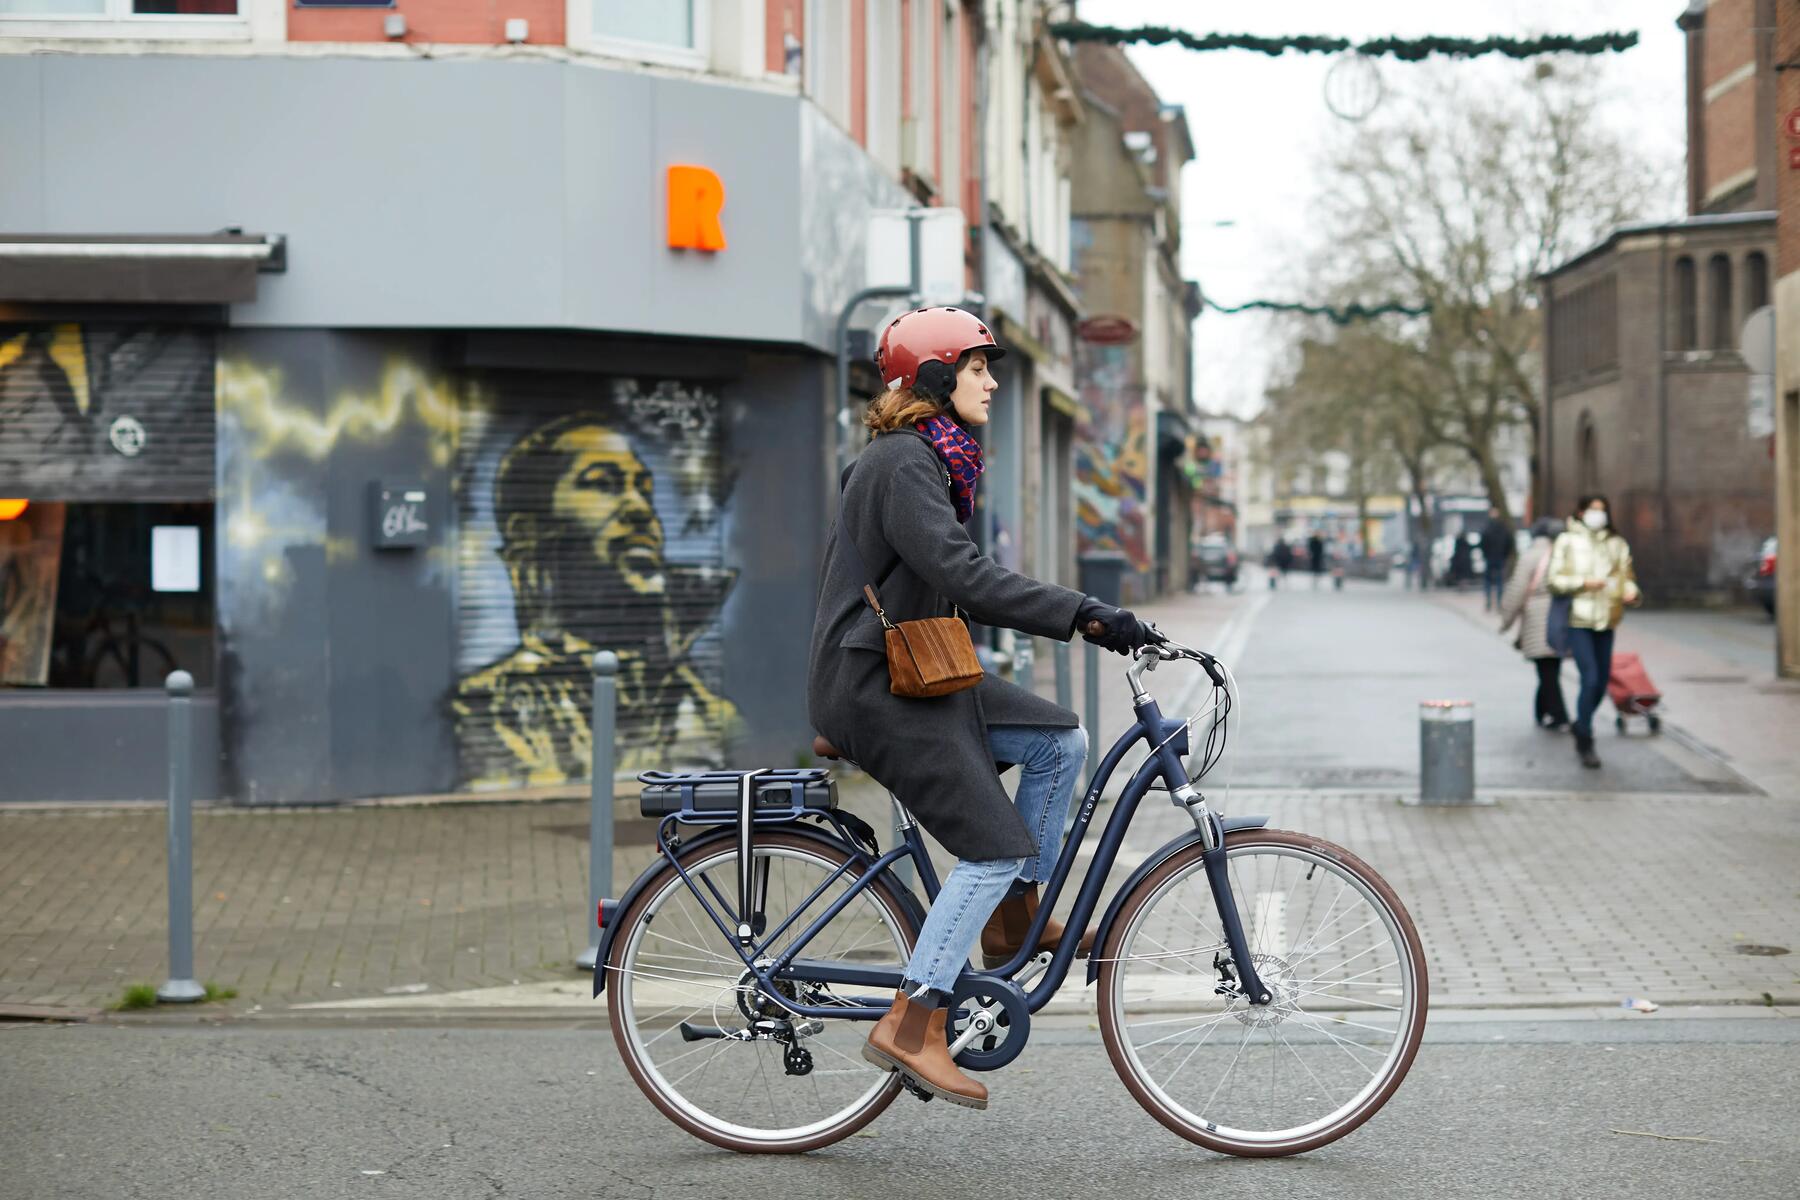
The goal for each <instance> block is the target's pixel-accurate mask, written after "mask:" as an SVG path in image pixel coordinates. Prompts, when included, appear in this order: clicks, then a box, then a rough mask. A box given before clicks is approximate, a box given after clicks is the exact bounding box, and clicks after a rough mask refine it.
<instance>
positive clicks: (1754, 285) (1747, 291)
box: [1744, 250, 1769, 317]
mask: <svg viewBox="0 0 1800 1200" xmlns="http://www.w3.org/2000/svg"><path fill="white" fill-rule="evenodd" d="M1768 302H1769V258H1768V256H1767V255H1766V254H1764V253H1763V252H1762V251H1761V250H1752V251H1751V252H1750V253H1749V254H1747V255H1745V256H1744V315H1745V316H1746V317H1748V316H1749V315H1750V314H1751V313H1753V312H1755V311H1756V310H1757V309H1759V308H1761V307H1762V306H1763V305H1765V304H1767V303H1768Z"/></svg>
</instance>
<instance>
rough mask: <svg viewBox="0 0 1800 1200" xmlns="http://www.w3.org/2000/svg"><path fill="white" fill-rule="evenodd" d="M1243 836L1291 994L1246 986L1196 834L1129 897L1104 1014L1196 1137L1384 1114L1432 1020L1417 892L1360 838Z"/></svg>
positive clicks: (1140, 1091) (1133, 1077)
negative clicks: (1358, 847)
mask: <svg viewBox="0 0 1800 1200" xmlns="http://www.w3.org/2000/svg"><path fill="white" fill-rule="evenodd" d="M1225 844H1226V855H1227V862H1228V864H1229V868H1228V869H1229V874H1230V878H1231V886H1232V892H1233V894H1234V896H1235V897H1236V899H1237V905H1238V910H1239V914H1240V916H1241V917H1242V919H1243V923H1244V934H1245V938H1246V940H1247V941H1248V943H1249V946H1250V954H1251V958H1252V959H1253V960H1254V961H1255V963H1256V969H1257V971H1258V973H1259V974H1260V975H1261V977H1262V980H1263V983H1264V984H1265V985H1266V986H1267V987H1268V988H1269V989H1270V991H1271V992H1272V993H1273V994H1274V1000H1273V1002H1272V1003H1270V1004H1268V1005H1261V1006H1258V1005H1250V1004H1248V1003H1246V1002H1245V1001H1244V999H1243V998H1242V996H1240V995H1238V994H1237V993H1236V988H1235V986H1234V984H1235V980H1236V975H1237V972H1235V971H1234V970H1231V969H1230V963H1229V958H1230V951H1229V950H1228V949H1227V948H1226V945H1225V936H1224V930H1223V926H1222V925H1221V923H1220V921H1219V917H1218V912H1217V909H1216V908H1215V906H1214V904H1213V899H1212V891H1211V888H1210V886H1209V885H1208V883H1207V878H1206V869H1205V864H1204V863H1203V861H1202V858H1201V848H1200V847H1199V846H1198V845H1195V846H1193V847H1191V848H1189V849H1187V850H1183V851H1181V852H1180V853H1178V854H1176V855H1175V856H1174V857H1172V858H1171V859H1170V860H1169V861H1168V862H1166V863H1164V864H1163V865H1162V866H1161V867H1158V868H1157V869H1156V870H1155V871H1153V872H1152V873H1151V874H1150V875H1149V876H1148V877H1147V878H1145V879H1144V880H1143V882H1142V883H1140V884H1139V885H1138V886H1137V887H1136V888H1134V889H1133V890H1132V893H1131V895H1130V896H1128V897H1127V898H1126V900H1125V902H1124V904H1123V906H1122V907H1121V909H1120V912H1119V916H1118V918H1117V919H1116V920H1115V922H1114V924H1113V928H1112V931H1111V933H1110V934H1109V935H1108V938H1107V945H1106V946H1105V947H1104V948H1103V949H1102V951H1101V960H1102V961H1101V965H1100V981H1099V982H1100V995H1099V1008H1100V1029H1101V1033H1102V1036H1103V1038H1104V1039H1105V1042H1106V1051H1107V1054H1108V1056H1110V1057H1111V1059H1112V1062H1113V1068H1114V1069H1115V1070H1116V1071H1118V1073H1119V1078H1120V1079H1121V1080H1123V1081H1124V1083H1125V1086H1126V1088H1127V1089H1128V1090H1129V1091H1130V1092H1131V1094H1132V1096H1133V1097H1134V1098H1136V1099H1137V1101H1138V1103H1140V1104H1142V1105H1143V1106H1144V1108H1145V1109H1147V1110H1148V1111H1149V1112H1150V1114H1151V1115H1152V1116H1154V1117H1155V1118H1156V1119H1157V1120H1159V1121H1161V1122H1162V1123H1163V1124H1164V1125H1166V1126H1168V1128H1170V1129H1171V1130H1173V1131H1175V1132H1176V1133H1178V1134H1180V1135H1181V1136H1182V1137H1184V1138H1187V1139H1188V1140H1190V1141H1193V1142H1197V1143H1199V1144H1200V1145H1202V1146H1205V1147H1207V1148H1208V1149H1211V1150H1217V1151H1220V1152H1221V1153H1225V1154H1237V1155H1245V1156H1251V1157H1262V1156H1272V1155H1286V1154H1299V1153H1302V1152H1304V1151H1307V1150H1314V1149H1317V1148H1318V1147H1320V1146H1323V1145H1325V1144H1327V1143H1329V1142H1333V1141H1336V1140H1337V1139H1338V1138H1341V1137H1343V1136H1344V1135H1345V1134H1347V1133H1349V1132H1350V1131H1351V1130H1353V1129H1355V1128H1356V1127H1357V1126H1359V1125H1361V1124H1362V1123H1363V1122H1364V1121H1366V1120H1368V1119H1369V1118H1370V1117H1371V1116H1373V1115H1374V1114H1375V1112H1376V1111H1377V1110H1378V1109H1380V1108H1381V1106H1382V1105H1383V1104H1385V1103H1386V1102H1387V1099H1388V1097H1389V1096H1391V1095H1393V1093H1394V1089H1395V1088H1397V1087H1399V1086H1400V1082H1401V1080H1403V1079H1404V1078H1405V1077H1406V1072H1407V1070H1408V1069H1409V1068H1410V1067H1411V1066H1412V1061H1413V1056H1414V1055H1415V1054H1417V1053H1418V1048H1419V1039H1420V1038H1421V1036H1423V1034H1424V1030H1425V1010H1426V993H1427V987H1428V984H1427V980H1426V971H1425V956H1424V953H1423V951H1422V950H1421V948H1420V945H1419V935H1418V932H1417V930H1415V929H1414V928H1413V923H1412V919H1411V918H1410V917H1409V916H1408V915H1407V913H1406V909H1405V907H1404V906H1403V905H1401V903H1400V901H1399V898H1398V897H1396V896H1395V895H1394V893H1393V890H1392V889H1391V888H1389V887H1388V885H1387V883H1386V882H1384V881H1383V880H1382V878H1381V877H1380V876H1379V875H1377V874H1376V873H1375V872H1374V871H1373V870H1371V869H1370V868H1369V866H1368V865H1367V864H1366V863H1364V862H1363V861H1362V860H1361V859H1359V858H1357V857H1356V856H1355V855H1353V854H1351V853H1350V852H1349V851H1347V850H1344V849H1342V848H1341V847H1338V846H1334V845H1332V844H1331V843H1329V842H1324V841H1320V840H1319V839H1317V838H1312V837H1307V836H1304V835H1302V834H1296V833H1289V832H1286V831H1283V830H1276V829H1256V830H1244V831H1239V832H1236V833H1232V834H1229V835H1227V837H1226V843H1225ZM1222 993H1223V994H1222Z"/></svg>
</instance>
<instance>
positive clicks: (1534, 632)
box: [1500, 517, 1569, 730]
mask: <svg viewBox="0 0 1800 1200" xmlns="http://www.w3.org/2000/svg"><path fill="white" fill-rule="evenodd" d="M1559 528H1560V523H1559V522H1558V521H1557V520H1556V519H1555V518H1554V517H1540V518H1538V521H1537V523H1536V524H1535V525H1533V526H1532V527H1531V547H1530V548H1529V549H1528V550H1526V551H1525V553H1524V554H1522V555H1521V556H1520V557H1519V563H1518V565H1517V566H1516V567H1514V568H1513V573H1512V577H1511V578H1510V579H1508V580H1507V582H1506V590H1505V592H1504V593H1503V594H1502V595H1501V597H1500V632H1501V633H1505V632H1506V631H1507V630H1508V629H1511V628H1512V627H1513V626H1514V625H1515V624H1516V625H1518V627H1519V633H1518V636H1517V637H1515V638H1514V639H1513V645H1514V646H1516V647H1518V650H1519V653H1520V654H1523V655H1524V656H1525V657H1526V658H1527V659H1529V660H1530V661H1531V664H1532V665H1533V666H1534V667H1536V668H1537V680H1538V685H1537V699H1536V702H1535V706H1534V708H1533V716H1534V719H1535V720H1536V721H1537V724H1538V727H1539V728H1540V729H1554V730H1563V729H1567V728H1568V727H1569V710H1568V708H1567V707H1566V706H1564V704H1563V694H1562V660H1563V652H1562V651H1559V650H1558V649H1557V648H1556V647H1554V646H1552V645H1551V644H1550V640H1549V631H1548V628H1547V626H1548V625H1549V621H1550V604H1551V596H1550V551H1551V548H1552V547H1553V546H1554V545H1555V543H1556V534H1557V531H1558V529H1559Z"/></svg>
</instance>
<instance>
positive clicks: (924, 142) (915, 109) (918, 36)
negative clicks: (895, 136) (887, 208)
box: [900, 0, 938, 187]
mask: <svg viewBox="0 0 1800 1200" xmlns="http://www.w3.org/2000/svg"><path fill="white" fill-rule="evenodd" d="M936 4H937V0H912V2H911V5H910V6H909V9H908V12H907V30H906V122H905V124H904V125H903V126H902V128H901V131H900V163H901V165H902V166H903V167H905V168H906V169H907V170H909V171H911V172H912V173H913V174H914V175H915V176H917V177H918V178H920V179H923V180H925V181H926V182H928V183H930V184H931V185H933V186H934V187H935V186H936V184H937V182H938V178H937V176H938V173H937V171H936V170H935V169H934V163H933V160H934V158H935V156H936V151H937V122H936V121H935V120H933V119H932V118H933V114H934V111H935V109H936V108H937V88H936V87H935V86H934V83H935V76H934V75H933V63H934V62H935V60H936V57H937V32H938V31H937V22H936V21H935V20H934V19H933V16H932V9H933V8H934V7H935V6H936Z"/></svg>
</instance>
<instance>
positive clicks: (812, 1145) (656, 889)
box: [607, 832, 919, 1154]
mask: <svg viewBox="0 0 1800 1200" xmlns="http://www.w3.org/2000/svg"><path fill="white" fill-rule="evenodd" d="M721 845H725V846H727V848H730V849H731V850H732V852H733V853H735V843H724V844H722V843H718V842H711V843H707V844H705V845H698V846H690V847H688V848H686V849H684V850H682V851H680V852H679V853H678V854H677V855H676V857H677V858H678V859H679V860H680V861H681V865H682V868H683V869H684V870H691V869H692V867H693V864H694V862H697V861H699V859H701V858H709V857H712V856H713V854H714V853H715V852H716V851H718V850H719V849H720V848H721ZM759 846H785V847H787V848H789V849H794V850H804V851H806V852H807V853H809V854H816V855H818V856H819V857H820V858H823V859H826V860H827V861H830V862H831V863H832V865H833V866H834V867H835V866H839V865H841V864H843V863H844V862H846V861H848V860H849V857H850V856H849V855H848V854H846V853H844V852H843V851H842V850H840V849H838V848H837V847H835V846H833V845H831V844H830V843H828V842H825V841H823V840H821V839H819V838H814V837H806V836H803V835H796V834H791V833H777V832H770V833H758V834H756V835H755V841H754V844H753V845H752V853H754V852H755V848H756V847H759ZM674 877H675V868H673V867H671V866H668V865H667V864H665V865H664V866H663V869H662V871H661V872H660V873H659V874H658V875H656V876H655V877H654V878H653V879H652V880H651V881H650V884H649V885H648V886H647V887H645V888H644V890H643V891H642V893H640V894H639V896H638V898H637V900H636V901H635V902H633V904H632V906H631V908H630V909H629V910H628V911H627V912H626V913H625V914H624V916H623V917H622V918H621V920H620V924H619V928H618V933H617V934H616V935H615V936H614V938H613V943H612V953H611V954H610V955H609V956H608V958H607V968H608V969H609V970H617V969H618V967H619V965H620V959H621V958H622V957H623V955H624V953H625V948H626V947H627V946H628V945H629V944H630V941H631V937H630V934H631V931H632V928H633V926H635V925H636V924H637V923H638V921H639V920H640V919H641V918H642V917H643V913H644V910H645V909H646V908H647V907H648V906H649V904H650V901H651V900H652V899H653V898H654V897H656V896H658V895H660V894H661V893H662V891H663V888H664V887H665V886H666V885H667V882H668V881H669V880H670V879H672V878H674ZM869 890H870V891H872V892H878V893H880V896H881V900H882V902H883V903H884V904H886V905H887V906H888V909H889V912H890V914H891V915H892V916H893V917H894V919H895V925H896V927H897V928H898V929H899V930H900V935H901V938H902V940H903V941H904V942H905V945H906V950H907V952H908V953H909V954H910V953H911V951H912V949H913V947H914V946H915V945H916V944H917V943H918V937H919V930H918V928H917V927H916V926H915V925H914V924H913V920H912V915H911V910H910V909H909V907H908V906H907V905H905V904H903V903H902V902H901V901H900V898H899V896H898V895H897V894H896V893H895V891H894V889H893V888H892V887H891V886H889V882H888V880H887V878H886V877H883V878H881V879H878V880H876V881H875V882H874V883H873V884H871V885H870V887H869ZM614 978H615V979H616V978H617V976H616V975H615V977H614ZM607 1023H608V1024H609V1025H611V1026H612V1033H613V1044H614V1045H615V1046H616V1047H617V1049H618V1052H619V1058H620V1059H621V1060H622V1061H623V1062H624V1064H625V1070H626V1071H627V1072H628V1073H629V1074H630V1075H631V1078H632V1082H633V1083H635V1084H637V1086H638V1090H639V1091H640V1092H642V1093H644V1095H645V1096H646V1097H648V1098H649V1100H650V1103H652V1104H654V1105H655V1106H656V1108H657V1110H658V1111H659V1112H661V1113H662V1114H663V1116H665V1117H667V1118H668V1119H669V1120H670V1121H672V1122H674V1123H675V1124H676V1125H677V1126H679V1127H680V1128H681V1129H683V1130H685V1131H686V1132H688V1133H690V1134H692V1135H693V1136H695V1137H697V1138H699V1139H700V1140H701V1141H703V1142H708V1143H710V1144H712V1145H714V1146H718V1147H720V1148H721V1149H725V1150H731V1151H734V1152H736V1153H738V1154H804V1153H806V1152H807V1151H809V1150H818V1149H821V1148H823V1147H825V1146H829V1145H832V1144H833V1143H836V1142H840V1141H842V1140H843V1139H845V1138H847V1137H849V1136H851V1135H852V1134H854V1133H856V1132H857V1131H858V1130H860V1129H862V1128H863V1127H864V1126H866V1125H867V1124H868V1123H869V1122H871V1121H873V1120H874V1119H875V1118H876V1117H878V1116H880V1115H881V1114H882V1113H883V1112H885V1111H886V1110H887V1106H888V1105H890V1104H892V1103H893V1102H894V1098H895V1097H896V1096H898V1095H899V1094H900V1086H901V1085H900V1076H899V1075H892V1076H890V1077H889V1079H888V1082H887V1084H886V1086H885V1087H884V1088H883V1090H882V1092H881V1094H880V1095H878V1096H877V1097H876V1098H875V1100H874V1101H873V1102H871V1103H870V1104H869V1106H868V1107H867V1108H865V1109H864V1110H863V1111H862V1112H860V1113H857V1114H856V1115H855V1116H853V1117H851V1118H850V1119H849V1120H847V1121H845V1122H843V1123H841V1124H838V1125H834V1126H832V1127H831V1128H830V1129H826V1130H822V1131H820V1132H819V1133H815V1134H813V1135H812V1136H810V1137H806V1138H795V1139H791V1140H790V1141H785V1142H758V1141H751V1140H749V1139H747V1138H737V1137H733V1136H731V1135H730V1134H726V1133H722V1132H720V1131H719V1130H716V1129H712V1128H710V1127H708V1126H706V1125H704V1124H702V1123H701V1122H699V1121H696V1120H694V1119H693V1118H691V1117H690V1116H688V1115H687V1114H686V1113H684V1112H682V1111H681V1110H680V1109H678V1108H676V1107H675V1106H674V1105H672V1104H670V1103H669V1102H668V1101H667V1099H666V1097H664V1096H663V1095H662V1093H661V1092H660V1091H659V1090H657V1088H655V1087H654V1086H652V1084H651V1083H650V1081H649V1079H648V1078H647V1077H646V1075H645V1074H644V1071H643V1067H642V1065H641V1064H640V1063H639V1062H638V1061H637V1056H636V1055H634V1054H633V1053H632V1052H631V1049H630V1046H629V1044H628V1039H627V1035H626V1030H625V1024H624V1017H623V1016H622V1014H621V1012H620V1006H619V1005H617V1004H612V1003H610V1002H609V1003H608V1004H607Z"/></svg>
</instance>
